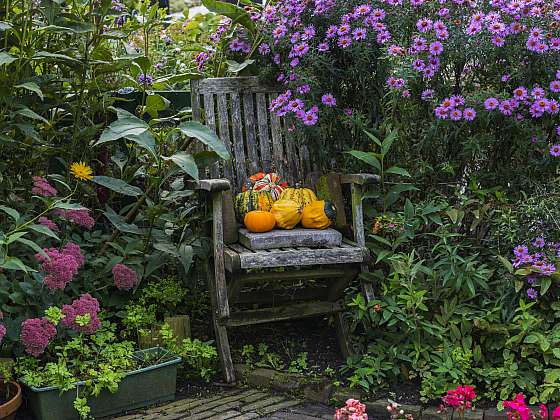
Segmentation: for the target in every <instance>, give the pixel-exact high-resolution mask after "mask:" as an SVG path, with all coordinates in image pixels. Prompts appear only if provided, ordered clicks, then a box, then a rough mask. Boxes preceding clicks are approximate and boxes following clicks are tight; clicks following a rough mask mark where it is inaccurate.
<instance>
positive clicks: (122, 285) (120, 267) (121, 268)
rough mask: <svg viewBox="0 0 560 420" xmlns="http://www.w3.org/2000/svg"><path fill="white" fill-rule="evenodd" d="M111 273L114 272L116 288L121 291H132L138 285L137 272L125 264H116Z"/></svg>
mask: <svg viewBox="0 0 560 420" xmlns="http://www.w3.org/2000/svg"><path fill="white" fill-rule="evenodd" d="M111 271H112V272H113V280H114V281H115V286H116V287H117V289H119V290H130V289H132V288H133V287H134V286H136V285H137V284H138V275H137V274H136V271H134V270H133V269H131V268H130V267H127V266H126V265H124V264H120V263H119V264H115V266H114V267H113V269H112V270H111Z"/></svg>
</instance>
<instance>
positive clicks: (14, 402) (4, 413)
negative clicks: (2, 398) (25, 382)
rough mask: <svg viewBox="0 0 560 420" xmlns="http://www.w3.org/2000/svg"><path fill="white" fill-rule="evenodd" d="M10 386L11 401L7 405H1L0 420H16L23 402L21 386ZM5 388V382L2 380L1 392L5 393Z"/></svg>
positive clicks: (12, 384)
mask: <svg viewBox="0 0 560 420" xmlns="http://www.w3.org/2000/svg"><path fill="white" fill-rule="evenodd" d="M8 385H9V387H10V397H11V399H10V400H9V401H8V402H7V403H5V404H2V405H0V420H14V419H15V418H16V412H17V411H18V408H19V407H20V405H21V401H22V399H21V398H22V397H21V387H20V386H19V384H18V383H17V382H10V383H9V384H8ZM5 386H6V385H5V383H4V381H3V380H0V392H4V390H5Z"/></svg>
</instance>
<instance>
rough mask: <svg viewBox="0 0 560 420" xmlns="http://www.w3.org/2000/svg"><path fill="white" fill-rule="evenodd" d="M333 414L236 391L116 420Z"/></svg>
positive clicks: (281, 419)
mask: <svg viewBox="0 0 560 420" xmlns="http://www.w3.org/2000/svg"><path fill="white" fill-rule="evenodd" d="M333 413H334V410H333V409H332V408H330V407H327V406H324V405H321V404H310V403H305V402H302V401H300V400H297V399H295V398H292V397H289V396H286V395H273V394H270V393H267V392H263V391H259V390H256V389H235V390H231V391H227V392H224V393H221V394H220V395H215V396H212V397H209V398H206V399H184V400H179V401H174V402H172V403H169V404H167V405H164V406H161V407H156V408H151V409H147V410H142V411H139V412H137V413H136V414H131V415H127V416H124V417H118V418H117V419H115V420H156V419H157V420H160V419H161V420H179V419H189V420H202V419H204V420H249V419H270V420H286V419H297V420H320V419H328V420H331V419H332V418H333Z"/></svg>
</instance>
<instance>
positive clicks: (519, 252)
mask: <svg viewBox="0 0 560 420" xmlns="http://www.w3.org/2000/svg"><path fill="white" fill-rule="evenodd" d="M513 253H514V255H515V256H516V257H522V256H523V255H527V254H528V253H529V248H527V246H526V245H517V246H516V247H515V248H513Z"/></svg>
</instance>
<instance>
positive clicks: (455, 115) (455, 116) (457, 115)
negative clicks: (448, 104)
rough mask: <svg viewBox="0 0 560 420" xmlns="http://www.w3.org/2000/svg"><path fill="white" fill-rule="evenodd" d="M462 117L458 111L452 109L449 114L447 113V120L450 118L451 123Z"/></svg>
mask: <svg viewBox="0 0 560 420" xmlns="http://www.w3.org/2000/svg"><path fill="white" fill-rule="evenodd" d="M462 116H463V113H462V112H461V110H460V109H457V108H455V109H452V110H451V112H450V113H449V118H451V119H452V120H453V121H459V120H460V119H461V117H462Z"/></svg>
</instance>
